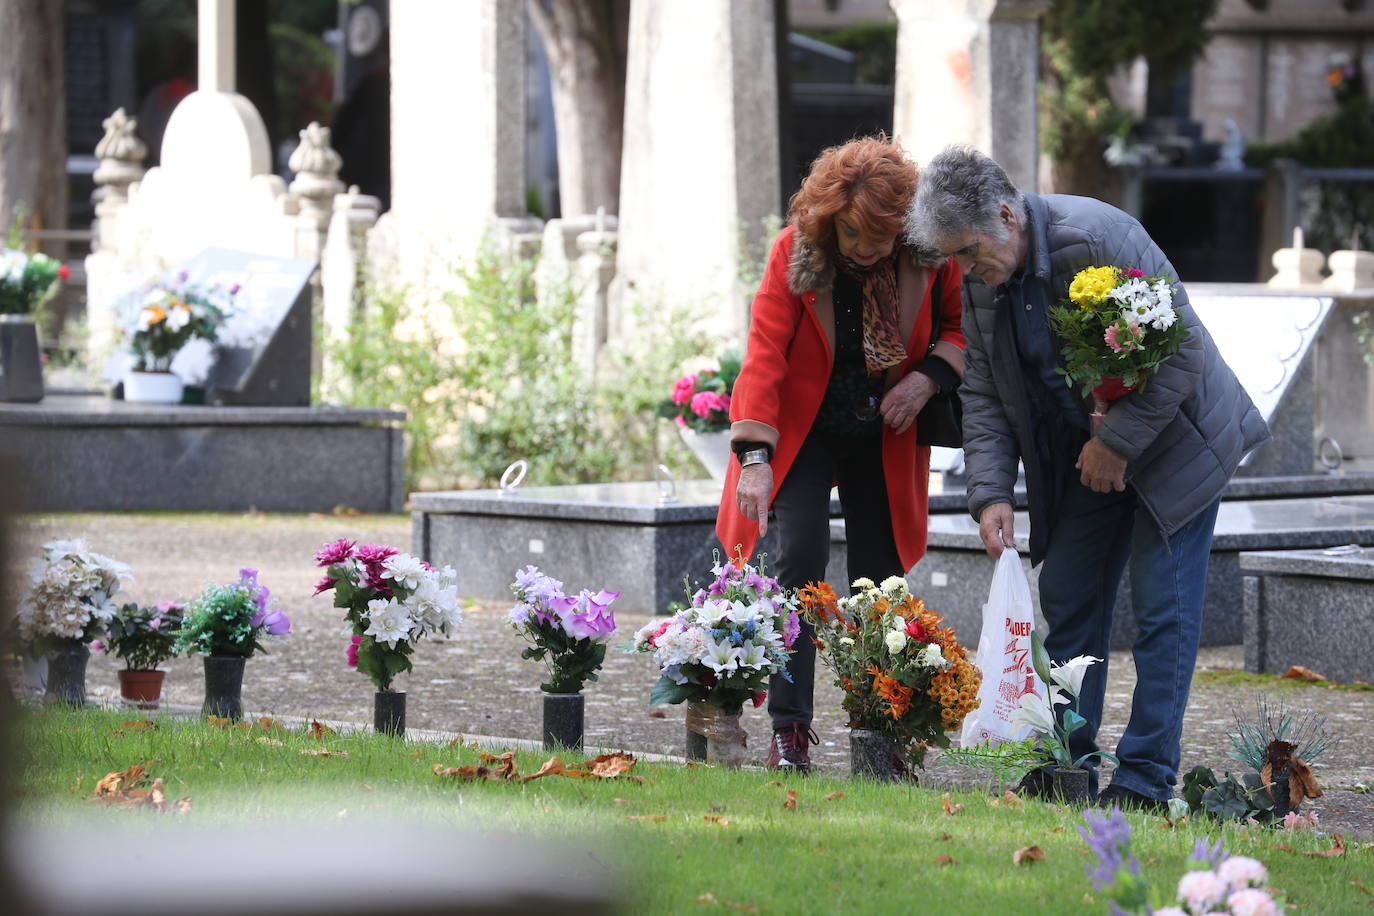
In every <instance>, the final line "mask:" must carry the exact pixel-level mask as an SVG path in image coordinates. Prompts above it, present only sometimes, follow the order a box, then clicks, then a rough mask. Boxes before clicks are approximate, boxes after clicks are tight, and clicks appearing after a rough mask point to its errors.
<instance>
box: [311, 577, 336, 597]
mask: <svg viewBox="0 0 1374 916" xmlns="http://www.w3.org/2000/svg"><path fill="white" fill-rule="evenodd" d="M333 587H334V580H333V579H331V578H329V577H328V576H325V577H324V578H323V579H321V580H320V582H319V584H318V585H316V586H315V594H316V595H318V594H319V593H320V592H327V591H329V590H330V589H331V588H333Z"/></svg>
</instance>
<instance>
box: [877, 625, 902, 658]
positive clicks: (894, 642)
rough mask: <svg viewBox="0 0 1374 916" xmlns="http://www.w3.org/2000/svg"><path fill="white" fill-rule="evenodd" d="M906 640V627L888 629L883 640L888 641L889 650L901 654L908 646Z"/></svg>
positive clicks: (894, 653)
mask: <svg viewBox="0 0 1374 916" xmlns="http://www.w3.org/2000/svg"><path fill="white" fill-rule="evenodd" d="M906 641H907V635H906V630H904V629H896V630H888V631H887V633H886V634H884V636H883V642H885V643H887V651H889V652H891V653H892V654H893V655H897V654H899V653H900V652H901V651H902V650H903V649H905V648H906Z"/></svg>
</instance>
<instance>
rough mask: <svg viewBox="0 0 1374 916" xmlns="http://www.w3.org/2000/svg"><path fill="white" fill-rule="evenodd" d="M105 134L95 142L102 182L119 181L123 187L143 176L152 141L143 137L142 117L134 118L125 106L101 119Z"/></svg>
mask: <svg viewBox="0 0 1374 916" xmlns="http://www.w3.org/2000/svg"><path fill="white" fill-rule="evenodd" d="M101 123H102V124H103V125H104V127H105V136H103V137H101V138H100V142H99V143H97V144H96V145H95V154H96V156H97V157H98V158H99V159H100V165H99V166H98V167H97V168H96V170H95V175H94V178H95V183H96V184H98V185H118V186H121V189H122V188H124V187H127V186H128V185H129V184H131V183H132V182H135V181H138V180H139V179H140V178H142V177H143V172H144V169H143V160H144V159H145V158H146V157H147V155H148V145H147V144H146V143H144V142H143V141H142V140H140V139H139V136H138V119H137V118H131V117H129V116H128V114H126V113H125V111H124V109H123V108H117V109H115V113H114V114H112V115H110V116H109V117H108V118H106V119H105V120H104V121H103V122H101Z"/></svg>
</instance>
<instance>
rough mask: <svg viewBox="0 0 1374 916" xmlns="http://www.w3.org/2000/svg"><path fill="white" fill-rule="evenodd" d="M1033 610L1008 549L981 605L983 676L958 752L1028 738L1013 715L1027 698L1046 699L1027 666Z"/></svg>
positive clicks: (979, 663)
mask: <svg viewBox="0 0 1374 916" xmlns="http://www.w3.org/2000/svg"><path fill="white" fill-rule="evenodd" d="M1034 626H1035V609H1034V607H1033V606H1032V605H1031V595H1030V583H1029V582H1027V581H1026V572H1025V570H1024V569H1022V568H1021V557H1020V555H1019V554H1017V552H1016V551H1015V550H1013V549H1011V548H1010V547H1008V548H1007V549H1006V550H1003V551H1002V556H1001V557H1000V558H999V559H998V560H997V569H996V570H994V571H993V574H992V590H991V591H990V592H989V593H988V603H987V604H985V605H983V632H982V635H980V636H979V637H978V656H977V658H976V659H975V660H974V663H975V664H976V665H977V666H978V669H979V670H980V671H981V672H982V673H983V683H982V685H981V686H980V687H979V688H978V699H979V705H978V708H977V709H975V710H974V711H973V712H971V713H969V715H968V716H967V717H965V719H964V729H963V732H962V733H961V734H960V736H959V745H960V747H972V746H973V745H975V744H981V743H982V742H984V741H991V742H992V743H993V744H1001V743H1002V742H1003V741H1020V740H1021V739H1022V738H1027V737H1029V736H1030V733H1031V728H1030V726H1029V725H1013V724H1012V722H1011V714H1012V713H1013V712H1015V711H1016V709H1017V707H1018V706H1019V705H1020V702H1019V701H1020V699H1021V697H1022V696H1023V695H1025V694H1027V693H1039V694H1040V695H1041V696H1044V695H1045V687H1044V685H1043V684H1042V683H1041V681H1040V677H1039V676H1038V675H1037V674H1036V673H1035V668H1033V667H1032V666H1031V630H1032V629H1033V628H1034Z"/></svg>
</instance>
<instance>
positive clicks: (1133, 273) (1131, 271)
mask: <svg viewBox="0 0 1374 916" xmlns="http://www.w3.org/2000/svg"><path fill="white" fill-rule="evenodd" d="M1122 273H1124V274H1125V275H1126V279H1128V280H1138V279H1141V278H1142V277H1144V276H1145V271H1143V270H1136V269H1135V268H1134V267H1127V268H1126V269H1125V270H1124V271H1122Z"/></svg>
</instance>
